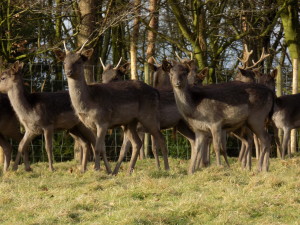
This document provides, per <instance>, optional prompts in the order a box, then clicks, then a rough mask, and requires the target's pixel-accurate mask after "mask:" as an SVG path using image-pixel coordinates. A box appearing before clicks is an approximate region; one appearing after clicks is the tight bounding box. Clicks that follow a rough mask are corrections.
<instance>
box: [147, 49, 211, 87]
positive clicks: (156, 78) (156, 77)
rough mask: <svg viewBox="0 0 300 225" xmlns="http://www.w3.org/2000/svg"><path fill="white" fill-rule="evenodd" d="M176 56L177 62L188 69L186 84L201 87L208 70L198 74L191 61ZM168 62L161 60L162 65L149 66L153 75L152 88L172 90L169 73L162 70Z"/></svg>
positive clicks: (195, 65)
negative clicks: (185, 65)
mask: <svg viewBox="0 0 300 225" xmlns="http://www.w3.org/2000/svg"><path fill="white" fill-rule="evenodd" d="M176 56H177V58H178V59H179V61H180V62H181V63H183V64H187V65H188V66H189V67H190V73H189V75H188V82H189V84H190V85H195V86H201V85H202V82H203V80H204V79H205V78H206V77H207V73H208V68H207V67H206V68H205V70H207V71H205V72H204V71H203V72H199V73H198V66H197V64H196V62H195V61H194V60H193V59H189V58H187V59H182V58H180V57H179V55H178V53H177V52H176ZM168 63H169V62H168V61H167V60H166V59H164V60H163V63H162V64H157V63H156V64H151V67H152V68H153V70H154V74H153V87H155V88H158V89H160V88H172V85H171V82H170V76H169V73H168V72H167V71H166V70H165V69H164V68H163V67H168Z"/></svg>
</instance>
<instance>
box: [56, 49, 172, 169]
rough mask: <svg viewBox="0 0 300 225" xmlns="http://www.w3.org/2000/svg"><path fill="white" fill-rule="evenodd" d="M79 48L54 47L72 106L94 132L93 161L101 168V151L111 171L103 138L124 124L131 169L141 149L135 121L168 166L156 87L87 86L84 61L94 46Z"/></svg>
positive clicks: (134, 84)
mask: <svg viewBox="0 0 300 225" xmlns="http://www.w3.org/2000/svg"><path fill="white" fill-rule="evenodd" d="M84 46H85V45H83V46H82V47H81V49H80V50H79V51H76V52H72V51H68V50H67V48H66V46H65V51H61V50H60V49H57V50H55V54H56V56H57V58H58V59H60V60H61V61H63V62H64V70H65V73H66V76H67V81H68V86H69V90H70V96H71V101H72V105H73V107H74V109H75V111H76V114H77V115H78V117H79V118H80V120H81V121H82V122H83V123H84V124H85V125H86V126H87V127H89V128H90V129H91V130H92V131H93V132H94V133H95V134H96V146H95V163H96V169H98V170H99V169H100V153H101V154H102V156H103V159H104V163H105V166H106V170H107V172H108V173H111V168H110V165H109V163H108V161H107V157H106V151H105V142H104V138H105V135H106V132H107V129H109V128H112V127H115V126H120V125H123V126H124V127H125V130H124V132H125V133H126V135H127V137H128V138H129V139H130V141H131V143H132V145H133V157H132V158H131V161H130V165H129V171H130V172H131V171H132V170H133V168H134V165H135V162H136V160H137V157H138V152H139V150H140V148H141V145H142V143H141V140H140V138H139V137H138V135H137V131H136V128H137V123H138V122H140V123H141V124H142V125H143V126H144V127H145V128H146V129H147V131H149V133H150V134H151V135H153V136H154V138H155V139H156V143H157V144H158V146H159V147H160V148H161V149H162V152H163V156H164V165H165V169H166V170H168V169H169V163H168V156H167V148H166V145H165V140H164V137H163V135H162V134H161V132H160V125H159V112H158V105H159V93H158V92H157V90H156V89H154V88H152V87H150V86H149V85H147V84H145V83H143V82H140V81H122V82H111V83H108V84H94V85H88V84H87V83H86V81H85V79H84V74H83V64H84V62H85V61H86V60H87V59H88V58H89V57H90V56H91V55H92V53H93V49H87V50H84Z"/></svg>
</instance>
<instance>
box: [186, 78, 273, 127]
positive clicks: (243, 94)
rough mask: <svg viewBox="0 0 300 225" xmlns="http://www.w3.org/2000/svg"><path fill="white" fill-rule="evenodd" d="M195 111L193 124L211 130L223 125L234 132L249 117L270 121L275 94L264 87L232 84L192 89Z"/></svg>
mask: <svg viewBox="0 0 300 225" xmlns="http://www.w3.org/2000/svg"><path fill="white" fill-rule="evenodd" d="M190 93H191V103H189V104H190V105H192V106H194V109H193V110H191V111H190V112H189V113H190V115H187V117H188V119H189V120H192V121H189V123H190V124H191V123H194V124H197V126H198V127H201V129H202V130H208V128H209V127H210V126H211V125H213V124H217V123H220V124H221V125H222V127H223V128H225V129H228V130H234V129H236V128H238V127H240V126H241V125H243V124H244V123H245V122H246V121H247V120H249V118H255V117H257V118H266V117H267V116H268V115H269V113H270V112H271V110H272V107H273V100H274V94H273V92H272V91H271V90H270V89H268V88H267V87H265V86H263V85H258V84H250V83H242V82H230V83H224V84H216V85H208V86H204V87H193V88H191V89H190Z"/></svg>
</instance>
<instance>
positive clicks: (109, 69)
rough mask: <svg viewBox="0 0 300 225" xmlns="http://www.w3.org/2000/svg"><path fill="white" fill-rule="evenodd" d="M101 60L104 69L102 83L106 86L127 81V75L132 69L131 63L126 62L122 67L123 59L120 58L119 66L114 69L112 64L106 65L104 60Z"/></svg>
mask: <svg viewBox="0 0 300 225" xmlns="http://www.w3.org/2000/svg"><path fill="white" fill-rule="evenodd" d="M99 59H100V63H101V65H102V68H103V73H102V83H104V84H106V83H109V82H112V81H121V80H125V74H126V73H127V71H128V70H129V68H130V63H128V62H126V63H124V64H122V65H121V62H122V58H120V60H119V62H118V64H117V65H116V66H115V67H113V66H112V65H111V64H108V65H105V64H104V63H103V61H102V59H101V58H99Z"/></svg>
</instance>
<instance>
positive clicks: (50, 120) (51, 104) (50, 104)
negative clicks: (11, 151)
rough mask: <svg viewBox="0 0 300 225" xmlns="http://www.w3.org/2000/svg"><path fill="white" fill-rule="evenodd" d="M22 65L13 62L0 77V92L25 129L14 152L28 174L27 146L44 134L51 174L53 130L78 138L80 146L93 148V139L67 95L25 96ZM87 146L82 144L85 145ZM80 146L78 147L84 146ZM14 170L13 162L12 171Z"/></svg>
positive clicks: (84, 161)
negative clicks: (90, 145) (20, 158)
mask: <svg viewBox="0 0 300 225" xmlns="http://www.w3.org/2000/svg"><path fill="white" fill-rule="evenodd" d="M23 66H24V63H21V62H19V61H16V62H15V63H14V64H13V65H12V66H11V67H10V68H9V69H7V70H4V71H3V72H2V73H1V75H0V92H1V93H7V95H8V98H9V100H10V103H11V105H12V107H13V109H14V111H15V113H16V115H17V117H18V119H19V121H20V123H21V124H22V125H23V126H24V128H25V134H24V136H23V138H22V139H21V141H20V143H19V146H18V152H19V153H20V154H22V155H24V157H25V159H24V166H25V170H26V171H31V170H32V169H31V167H30V163H29V160H28V159H26V155H27V149H28V145H29V144H30V142H31V141H32V140H33V139H34V138H35V137H36V136H37V135H40V134H44V137H45V145H46V152H47V156H48V161H49V170H50V171H54V167H53V156H52V139H53V133H54V131H56V130H61V129H64V130H68V131H69V132H70V133H71V134H73V135H75V136H77V137H78V140H81V141H82V142H87V140H88V141H89V144H94V142H95V137H94V136H93V134H92V133H91V132H90V131H89V130H88V129H87V128H86V127H85V126H84V125H83V124H82V123H81V122H80V121H79V119H78V117H77V116H76V114H75V112H74V110H73V108H72V106H71V101H70V96H69V93H68V92H67V91H64V92H53V93H47V92H43V93H28V92H27V91H26V90H25V87H24V84H23V76H22V68H23ZM87 144H88V143H86V145H87ZM86 145H85V144H84V143H82V146H83V147H84V146H86ZM86 152H87V149H86V148H85V149H84V159H83V161H82V165H81V171H82V172H84V171H85V170H86V163H87V159H86V156H87V153H86ZM17 167H18V160H16V161H15V164H14V167H13V169H14V170H16V169H17Z"/></svg>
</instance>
